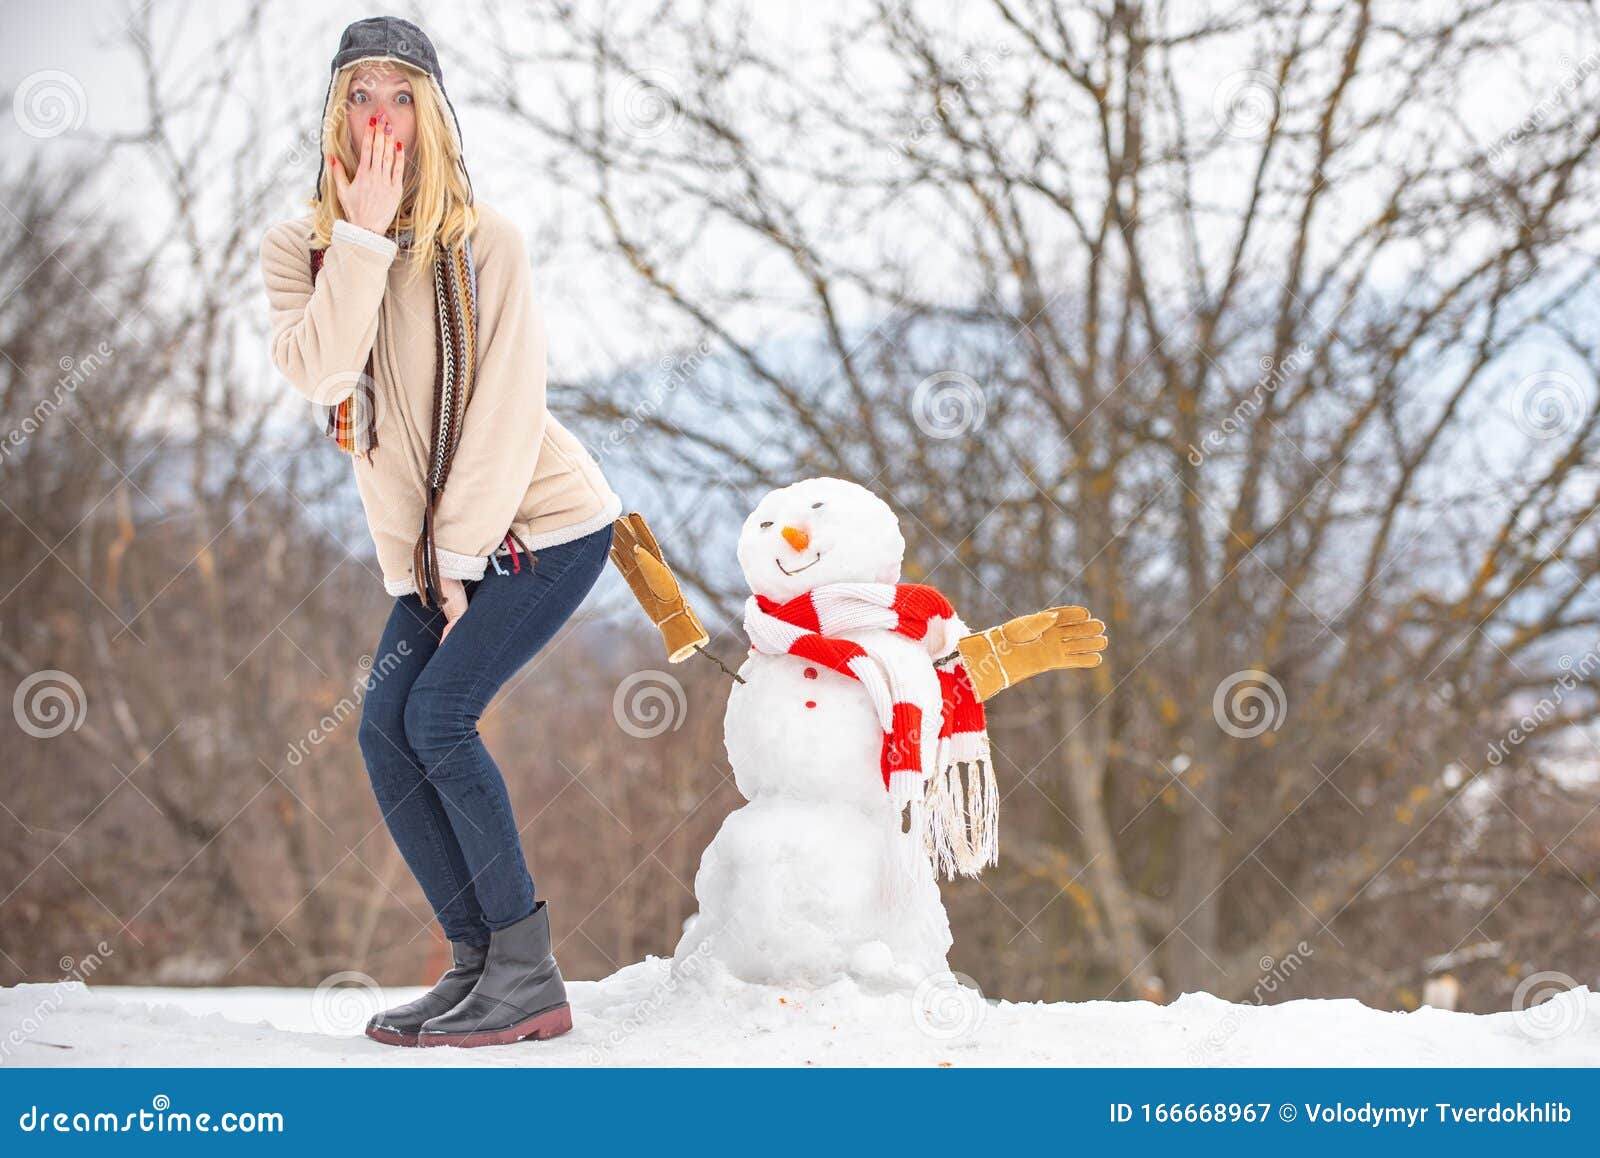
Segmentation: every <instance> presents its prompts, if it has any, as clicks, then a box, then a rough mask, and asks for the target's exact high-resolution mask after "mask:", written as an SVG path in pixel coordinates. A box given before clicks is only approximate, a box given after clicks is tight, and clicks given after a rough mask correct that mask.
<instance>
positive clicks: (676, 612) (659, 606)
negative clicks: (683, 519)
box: [611, 511, 726, 670]
mask: <svg viewBox="0 0 1600 1158" xmlns="http://www.w3.org/2000/svg"><path fill="white" fill-rule="evenodd" d="M612 528H613V533H612V536H611V561H612V562H613V563H615V564H616V565H617V570H618V571H621V572H622V577H623V578H624V579H626V580H627V581H628V589H629V590H630V591H632V592H633V596H634V598H635V599H637V600H638V601H639V606H640V607H643V608H644V611H645V614H646V615H648V616H649V617H650V622H651V623H654V624H655V625H656V628H657V629H658V630H659V631H660V632H661V638H662V640H663V641H664V642H665V643H666V645H667V660H668V662H670V663H680V662H681V661H683V660H685V659H687V658H688V657H689V656H691V655H693V654H694V653H695V651H696V650H697V649H699V648H700V647H701V646H703V645H704V644H705V643H706V641H707V640H709V639H710V638H711V637H710V636H709V635H708V634H706V629H705V628H704V627H703V626H701V623H700V617H699V616H698V615H696V614H695V613H694V608H692V607H690V606H689V601H688V599H686V598H685V597H684V594H683V589H682V588H680V587H679V586H678V581H677V579H676V578H674V577H673V574H672V569H671V568H670V567H668V566H667V561H666V559H665V558H663V557H662V554H661V548H660V547H659V546H657V545H656V537H655V536H654V535H653V534H651V533H650V528H649V526H648V525H646V523H645V521H644V516H643V515H641V514H640V513H639V512H638V511H632V512H630V513H628V514H626V515H623V516H622V517H621V518H620V519H618V520H617V521H616V522H615V523H613V524H612ZM724 670H726V669H724Z"/></svg>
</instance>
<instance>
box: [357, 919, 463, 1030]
mask: <svg viewBox="0 0 1600 1158" xmlns="http://www.w3.org/2000/svg"><path fill="white" fill-rule="evenodd" d="M488 957H489V946H487V945H469V944H468V943H467V942H465V941H451V942H450V961H451V965H450V968H449V969H447V970H445V974H444V976H443V977H441V978H439V980H438V981H437V982H435V983H434V986H433V988H432V989H430V990H428V992H426V993H424V994H423V995H422V996H421V997H419V998H417V999H416V1000H415V1001H408V1002H406V1003H405V1004H404V1005H397V1006H395V1007H394V1008H393V1009H385V1010H384V1011H383V1012H382V1013H375V1014H373V1015H372V1020H371V1021H369V1022H367V1036H368V1037H370V1038H372V1039H373V1040H374V1041H381V1042H383V1043H384V1044H385V1045H416V1044H417V1031H418V1030H419V1029H421V1028H422V1023H423V1022H424V1021H427V1020H428V1018H430V1017H436V1016H438V1015H439V1014H441V1013H444V1012H445V1011H446V1010H449V1009H450V1008H452V1007H453V1006H455V1005H456V1003H458V1002H459V1001H460V1000H461V999H462V998H463V997H465V996H466V995H467V994H468V993H471V992H472V987H473V986H474V985H475V984H477V981H478V978H479V976H480V975H481V974H482V973H483V963H484V962H485V961H486V960H488Z"/></svg>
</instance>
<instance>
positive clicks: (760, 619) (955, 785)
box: [744, 583, 1000, 877]
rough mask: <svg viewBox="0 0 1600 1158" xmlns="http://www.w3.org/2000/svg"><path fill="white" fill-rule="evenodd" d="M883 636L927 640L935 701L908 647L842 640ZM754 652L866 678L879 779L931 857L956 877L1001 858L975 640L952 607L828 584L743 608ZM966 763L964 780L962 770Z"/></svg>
mask: <svg viewBox="0 0 1600 1158" xmlns="http://www.w3.org/2000/svg"><path fill="white" fill-rule="evenodd" d="M872 628H881V629H884V630H887V631H893V632H895V633H897V634H899V635H903V636H905V637H906V638H907V639H913V640H920V641H921V642H922V643H923V645H924V649H925V650H926V652H927V657H928V662H930V663H932V664H933V665H934V669H935V672H936V674H937V675H938V689H939V690H938V699H937V701H935V700H934V699H932V697H931V695H930V689H929V687H928V684H927V682H926V681H925V680H917V679H915V678H914V677H913V674H912V673H911V672H910V671H908V670H906V668H905V665H906V663H907V660H906V657H905V655H904V653H903V651H902V650H901V649H893V650H892V651H890V652H887V653H885V652H883V651H879V650H876V649H874V648H873V647H872V646H871V645H870V643H869V644H858V643H855V642H853V641H851V640H848V639H840V638H837V637H838V636H839V635H840V634H841V633H842V632H847V631H862V630H868V629H872ZM744 629H745V633H746V634H747V635H748V636H749V637H750V643H751V650H752V651H757V652H761V653H764V654H767V655H792V656H796V657H798V658H800V659H804V660H807V661H809V662H811V663H815V664H818V665H819V666H822V667H826V668H829V669H830V670H832V671H836V672H839V673H840V674H841V675H847V676H850V677H851V678H852V679H855V680H858V681H860V683H861V686H862V687H863V688H865V689H866V692H867V695H868V696H869V697H870V698H871V700H872V706H873V710H874V711H875V712H876V713H877V716H878V721H879V723H880V724H881V725H882V726H883V750H882V756H881V759H880V762H879V770H880V772H881V774H882V776H883V784H884V788H885V789H886V790H887V791H888V793H889V796H890V799H891V800H892V801H893V802H894V804H895V805H896V806H897V809H903V808H904V807H905V806H906V805H908V804H909V805H910V806H911V808H912V831H913V833H915V832H917V830H918V828H919V827H920V828H921V830H922V836H923V838H924V848H925V851H926V852H927V854H928V856H929V859H930V860H932V861H933V863H934V864H935V865H937V866H938V867H940V868H941V869H943V870H944V872H945V873H946V875H947V876H950V877H954V875H955V874H956V873H957V872H961V873H965V874H966V875H968V876H977V875H978V873H979V872H981V871H982V869H983V866H984V865H986V864H994V863H996V861H997V860H998V859H999V847H1000V845H999V824H998V815H999V799H998V794H997V791H996V787H995V780H994V772H993V766H992V763H991V761H990V753H989V733H988V731H987V728H986V725H985V719H984V711H983V703H982V701H980V700H979V699H978V697H977V694H976V693H975V692H974V691H973V687H972V679H971V677H970V676H969V675H968V674H967V669H966V665H965V664H964V663H963V661H962V659H961V655H960V653H959V652H958V651H957V650H956V644H957V642H958V641H959V640H960V638H961V637H962V636H963V635H966V634H967V626H966V624H964V623H962V621H961V619H960V617H958V616H957V615H956V613H955V609H954V608H953V607H951V606H950V602H949V600H947V599H946V598H945V597H944V596H943V595H941V594H940V593H939V592H938V591H937V590H936V589H934V588H933V587H929V586H927V585H926V584H922V583H825V584H822V585H821V586H818V587H816V588H814V589H813V590H811V591H807V592H805V593H804V594H802V595H797V596H795V597H794V598H793V599H790V600H789V601H787V602H785V603H779V602H777V601H775V600H772V599H768V598H767V597H766V596H764V595H752V596H751V597H750V598H749V599H748V600H747V601H746V602H745V613H744ZM961 764H966V766H967V776H966V778H965V780H963V778H962V775H961V769H960V767H959V766H960V765H961Z"/></svg>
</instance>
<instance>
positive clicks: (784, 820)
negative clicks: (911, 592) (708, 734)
mask: <svg viewBox="0 0 1600 1158" xmlns="http://www.w3.org/2000/svg"><path fill="white" fill-rule="evenodd" d="M840 488H852V490H853V491H859V492H860V494H861V495H866V496H867V498H868V499H869V500H870V501H871V503H872V504H876V506H877V507H881V508H882V510H881V511H879V510H876V509H870V510H855V509H853V510H851V512H850V516H849V517H850V518H852V519H855V520H857V521H860V522H862V523H864V525H861V526H857V527H855V528H854V531H855V532H856V533H858V534H859V533H862V532H867V534H866V537H867V538H869V539H871V540H873V541H874V542H875V543H876V544H877V547H876V551H877V553H878V554H880V555H883V554H887V553H890V552H892V567H890V566H889V565H888V564H887V562H886V561H885V560H884V559H882V558H880V559H878V560H877V561H876V562H875V563H874V564H873V566H872V567H871V568H869V569H868V570H867V571H865V572H863V571H862V569H861V568H862V564H861V563H859V562H857V563H856V565H855V566H853V567H851V569H850V570H849V571H848V572H847V573H846V575H845V577H844V578H842V579H841V578H839V577H837V573H835V574H831V575H827V576H826V577H825V578H823V579H822V580H821V581H825V582H838V581H870V582H885V581H887V582H893V581H895V580H896V579H897V578H898V575H899V562H900V552H901V551H903V549H904V548H903V542H902V543H901V545H900V546H899V547H898V548H895V547H894V546H893V543H892V542H891V541H890V540H888V539H886V538H885V536H884V532H883V528H882V526H881V521H882V517H883V514H884V513H887V512H888V508H887V507H886V506H884V505H883V504H882V503H881V501H880V500H878V499H876V497H875V496H871V495H870V492H866V491H864V490H862V488H859V487H856V486H855V484H853V483H845V482H843V481H842V480H837V479H812V480H807V482H805V483H797V484H795V485H794V486H793V487H787V488H784V490H783V491H776V492H774V493H773V494H772V495H769V496H768V497H767V499H764V500H763V502H762V505H761V506H759V507H758V508H757V510H756V513H755V514H752V516H751V519H750V520H749V521H747V523H746V533H745V534H744V535H742V536H741V539H740V560H741V563H742V564H743V565H744V568H745V571H746V575H747V577H748V578H751V579H752V586H753V587H754V589H756V590H758V591H761V590H762V588H760V587H755V583H756V582H759V581H761V580H762V578H763V575H762V572H761V570H760V565H761V561H762V559H763V557H764V555H765V554H768V553H772V552H773V551H774V548H772V547H771V545H770V544H767V545H766V546H764V547H763V545H762V544H761V543H760V542H759V541H758V542H756V543H754V544H752V543H751V542H750V540H751V539H752V538H755V537H754V536H752V535H751V531H752V528H753V525H755V526H756V528H757V529H759V524H760V522H761V521H762V520H759V519H758V516H760V515H762V514H763V513H764V511H765V508H767V507H768V505H769V503H770V502H771V501H772V500H774V499H775V498H779V497H782V496H785V495H786V493H787V492H798V496H796V495H789V498H790V499H791V500H794V499H796V498H797V497H798V498H799V499H805V498H807V497H808V496H810V495H813V494H816V493H822V494H825V495H827V496H829V500H830V502H831V504H832V505H833V506H834V507H835V508H842V507H845V506H846V503H845V502H844V501H842V500H844V499H849V498H857V497H858V496H855V495H853V494H852V493H851V491H841V490H840ZM801 509H802V510H805V509H808V508H806V507H805V506H804V505H803V504H802V506H801ZM780 511H781V507H780ZM779 517H782V515H781V514H780V516H779ZM838 517H840V518H845V517H846V516H845V512H844V511H843V510H840V511H839V515H838ZM797 518H798V516H797V515H796V514H795V512H794V511H793V510H790V511H788V512H787V520H788V523H789V524H792V523H793V522H795V521H797ZM889 518H890V520H892V519H893V515H892V513H889ZM773 521H774V522H776V521H777V520H776V519H775V520H773ZM815 521H816V520H813V522H815ZM875 525H876V531H875V532H874V530H873V528H874V526H875ZM800 537H801V536H800V535H798V534H797V535H796V538H797V539H798V538H800ZM844 537H847V536H842V538H844ZM893 538H894V540H899V532H898V528H895V529H894V532H893ZM811 541H812V540H811V539H809V538H808V539H807V543H808V545H809V543H810V542H811ZM857 545H858V544H857ZM851 546H852V544H851V543H848V542H834V543H832V544H830V550H829V553H831V554H833V553H836V554H837V555H838V556H841V557H840V558H838V559H837V561H836V563H835V566H836V567H837V566H838V565H840V564H843V563H844V562H845V559H844V558H843V556H848V555H849V554H850V547H851ZM778 550H779V551H780V552H781V550H782V549H778ZM802 554H804V552H802ZM777 557H778V558H779V559H781V557H782V556H781V553H780V554H779V555H778V556H777ZM783 574H784V575H785V576H788V575H789V573H788V572H787V571H784V572H783ZM885 575H887V576H889V577H888V578H887V579H885V578H884V576H885ZM800 582H803V580H802V577H801V575H800V574H799V573H796V574H795V575H793V576H792V577H791V578H790V580H789V582H787V583H785V582H784V581H783V580H773V581H771V582H769V584H768V589H769V590H770V591H771V593H772V597H773V598H779V599H786V598H789V597H790V596H792V595H793V594H795V593H796V592H797V591H804V590H808V589H810V588H808V587H805V586H799V585H798V584H799V583H800ZM763 593H764V594H765V593H767V592H766V591H763ZM841 638H845V639H850V640H853V641H854V642H856V643H861V644H863V645H865V646H869V647H870V648H871V649H873V650H874V651H876V652H879V653H882V654H885V655H888V654H891V653H892V652H894V651H896V650H898V649H904V651H905V652H906V654H908V655H912V656H916V657H920V659H921V663H920V665H910V666H913V667H915V669H916V673H917V678H918V679H922V678H926V680H927V683H928V685H929V688H930V689H931V690H932V691H933V692H934V694H937V687H938V676H937V674H936V673H935V671H934V669H933V666H932V664H931V663H930V662H928V657H927V653H926V651H925V650H924V645H923V644H921V643H920V642H918V641H915V640H911V639H908V638H906V637H905V636H902V635H899V634H897V633H895V632H892V631H887V630H884V629H881V628H876V629H869V630H863V631H859V632H846V633H841ZM739 675H740V678H741V679H742V680H743V681H744V682H743V683H736V684H735V685H734V687H733V690H732V692H731V694H730V695H729V697H728V707H727V712H726V714H725V716H724V719H723V738H724V742H725V744H726V746H727V751H728V759H729V761H730V762H731V764H732V767H733V773H734V779H735V782H736V783H737V785H738V787H739V791H740V793H741V794H742V795H743V796H744V797H745V799H746V800H747V801H749V803H748V804H746V805H745V806H744V807H742V808H739V809H738V810H736V811H734V812H733V813H731V814H730V815H729V816H728V817H727V819H726V820H725V821H724V822H723V824H722V828H721V829H720V830H719V831H718V833H717V835H716V837H715V838H714V839H713V840H712V842H711V844H710V846H709V847H707V849H706V852H705V855H704V856H703V858H702V860H701V862H700V870H699V872H698V873H696V875H695V896H696V898H697V899H698V900H699V903H700V909H699V912H698V913H697V914H695V916H694V917H692V918H690V920H689V922H688V924H687V925H686V926H685V930H684V934H683V937H682V940H681V941H680V942H679V945H678V949H677V952H676V954H675V956H676V957H677V959H678V960H680V961H682V960H684V959H685V958H686V957H688V956H690V955H696V954H698V955H705V956H709V957H711V958H713V959H715V960H716V961H717V962H719V963H720V964H721V965H722V966H724V967H725V968H726V969H727V970H728V971H729V972H730V973H732V974H733V975H734V976H736V977H739V978H741V979H743V980H745V981H751V982H765V983H779V984H807V985H823V984H827V983H828V982H830V981H833V980H837V979H838V978H840V977H843V976H853V977H856V978H859V979H862V980H868V981H874V982H879V983H886V984H904V985H914V984H915V983H916V982H917V981H919V980H921V979H922V978H923V977H925V976H927V975H928V974H929V973H933V972H944V971H946V970H947V969H948V965H947V964H946V961H945V954H946V953H947V952H948V951H949V948H950V943H951V938H950V923H949V919H948V918H947V916H946V915H945V911H944V906H943V904H942V903H941V901H940V898H939V887H938V884H937V882H936V881H935V879H934V877H933V873H932V872H931V870H929V871H925V872H917V873H916V874H915V875H914V876H910V875H908V874H907V871H906V866H907V864H908V861H909V862H911V863H916V862H917V860H919V859H920V858H912V857H908V856H907V853H906V849H907V842H908V841H910V840H911V839H912V837H911V836H909V835H908V834H906V833H904V832H902V831H901V818H900V816H899V814H898V812H897V810H896V809H895V808H894V806H893V805H892V804H891V803H890V797H889V794H888V793H887V792H886V791H885V789H884V783H883V779H882V776H881V774H880V771H879V769H880V761H881V754H882V749H883V728H882V725H881V724H880V722H879V720H878V717H877V716H876V714H875V713H874V711H873V707H872V702H871V700H870V698H869V697H868V695H867V693H866V691H865V689H864V688H863V687H862V685H861V683H860V682H859V681H857V680H855V679H852V678H850V677H849V676H846V675H843V674H840V673H838V672H834V671H832V670H830V669H828V668H826V667H823V666H820V665H817V664H814V663H811V662H808V661H807V660H805V659H802V658H799V657H796V656H790V655H765V654H758V653H752V654H751V655H750V656H749V657H748V658H747V659H746V660H745V662H744V664H743V666H741V668H740V669H739ZM897 874H898V875H897Z"/></svg>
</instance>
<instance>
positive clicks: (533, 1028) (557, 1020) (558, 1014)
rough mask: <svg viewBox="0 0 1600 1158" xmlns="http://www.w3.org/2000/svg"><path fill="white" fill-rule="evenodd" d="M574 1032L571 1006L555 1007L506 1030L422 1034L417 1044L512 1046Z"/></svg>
mask: <svg viewBox="0 0 1600 1158" xmlns="http://www.w3.org/2000/svg"><path fill="white" fill-rule="evenodd" d="M571 1028H572V1006H570V1005H568V1004H566V1003H562V1004H561V1005H556V1006H552V1007H551V1008H549V1009H546V1010H544V1011H543V1012H542V1013H536V1014H534V1015H533V1016H532V1017H529V1018H526V1019H524V1020H522V1021H519V1022H517V1023H516V1024H515V1025H508V1026H506V1027H505V1028H504V1029H480V1030H474V1031H473V1032H471V1033H422V1034H418V1035H417V1040H416V1042H415V1043H414V1044H416V1045H419V1046H433V1045H459V1046H474V1045H510V1044H511V1043H512V1042H516V1041H526V1040H528V1039H530V1038H531V1039H533V1040H536V1041H543V1040H545V1039H546V1038H552V1037H560V1036H561V1035H562V1034H563V1033H566V1032H567V1031H568V1030H569V1029H571Z"/></svg>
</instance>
